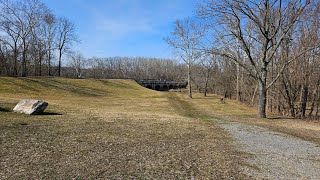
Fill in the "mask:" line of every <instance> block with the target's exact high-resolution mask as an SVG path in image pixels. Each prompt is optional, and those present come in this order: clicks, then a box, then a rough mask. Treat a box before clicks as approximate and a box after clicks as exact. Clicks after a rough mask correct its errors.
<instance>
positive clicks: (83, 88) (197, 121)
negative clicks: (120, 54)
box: [0, 78, 248, 179]
mask: <svg viewBox="0 0 320 180" xmlns="http://www.w3.org/2000/svg"><path fill="white" fill-rule="evenodd" d="M0 94H1V96H0V107H1V108H0V144H1V146H0V179H8V178H9V179H21V178H29V179H35V178H41V179H53V178H55V179H71V178H76V179H95V178H108V179H129V178H130V179H131V178H133V179H151V178H152V179H191V178H192V177H195V178H196V179H207V178H209V179H231V178H236V179H243V178H248V177H247V176H246V175H244V174H242V173H241V172H242V168H244V167H245V166H246V164H245V163H244V162H243V158H245V157H247V155H246V154H244V153H242V152H239V151H237V150H236V148H235V147H234V146H233V143H232V139H231V138H230V137H229V135H228V134H227V133H226V132H225V131H224V130H223V129H221V128H219V127H218V126H217V125H216V124H215V122H214V121H209V119H212V117H211V116H208V115H207V114H206V113H205V112H204V111H202V110H201V109H196V108H195V106H194V104H193V102H191V101H187V100H186V97H185V96H184V95H183V94H177V93H161V92H156V91H151V90H148V89H144V88H142V87H140V86H139V85H137V84H136V83H135V82H133V81H128V80H92V79H91V80H90V79H89V80H74V79H63V78H0ZM23 98H36V99H43V100H45V101H47V102H49V107H48V109H47V110H46V114H45V115H41V116H27V115H22V114H16V113H13V112H10V110H11V109H12V108H13V107H14V105H15V104H16V103H17V102H18V101H19V100H20V99H23ZM198 100H199V101H201V102H206V100H205V101H204V100H201V98H200V99H198ZM196 101H197V100H195V102H196ZM205 120H206V121H205Z"/></svg>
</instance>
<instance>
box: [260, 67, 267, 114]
mask: <svg viewBox="0 0 320 180" xmlns="http://www.w3.org/2000/svg"><path fill="white" fill-rule="evenodd" d="M258 80H259V108H258V115H259V117H260V118H266V117H267V114H266V107H267V68H266V67H265V68H262V69H261V78H259V79H258Z"/></svg>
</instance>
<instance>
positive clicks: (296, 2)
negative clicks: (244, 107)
mask: <svg viewBox="0 0 320 180" xmlns="http://www.w3.org/2000/svg"><path fill="white" fill-rule="evenodd" d="M309 4H310V1H302V0H292V1H282V0H261V1H244V0H221V1H218V0H209V1H207V2H206V3H204V4H203V5H202V6H201V8H200V9H199V13H200V14H201V15H202V16H204V17H209V18H212V19H211V20H214V23H216V27H217V28H216V30H217V31H218V32H219V33H217V34H219V38H221V39H220V41H219V42H223V43H225V42H227V43H231V44H237V42H239V45H240V47H241V54H243V55H242V56H243V57H242V58H241V59H242V61H240V60H239V58H238V57H237V54H235V53H234V52H232V51H231V52H230V51H228V49H226V48H225V47H226V46H225V45H223V44H220V47H217V49H214V50H212V53H214V54H219V55H222V56H225V57H228V58H229V59H231V60H233V61H235V62H237V63H238V64H239V65H240V66H241V67H243V68H244V69H245V70H246V71H248V72H249V73H250V74H251V76H253V77H255V78H256V80H257V81H258V82H259V108H258V115H259V117H261V118H265V117H266V102H267V90H268V88H270V87H271V86H272V85H273V84H274V83H275V81H277V79H278V78H279V77H280V76H281V72H282V71H283V70H284V68H285V67H286V66H287V65H288V64H289V63H291V62H292V61H294V60H295V59H296V58H297V57H299V56H301V55H303V53H305V52H307V51H310V50H312V49H314V48H315V47H314V46H313V47H308V48H306V49H304V50H303V51H302V52H301V53H300V54H299V55H298V56H296V57H295V58H293V59H289V60H288V61H287V62H285V63H283V64H282V67H281V68H279V71H278V73H277V74H278V75H277V76H276V77H275V78H274V79H273V81H271V82H269V84H268V81H267V77H268V72H269V65H270V63H271V62H272V61H273V60H274V57H275V54H276V52H277V50H278V49H279V47H280V45H281V43H282V42H284V41H285V40H286V38H287V34H288V32H290V31H292V30H293V28H294V27H295V25H296V24H297V21H298V20H299V18H300V17H301V14H302V13H303V12H304V10H305V9H306V8H307V6H308V5H309ZM244 59H245V61H243V60H244Z"/></svg>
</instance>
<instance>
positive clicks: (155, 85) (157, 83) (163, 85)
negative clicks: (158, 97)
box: [137, 80, 187, 91]
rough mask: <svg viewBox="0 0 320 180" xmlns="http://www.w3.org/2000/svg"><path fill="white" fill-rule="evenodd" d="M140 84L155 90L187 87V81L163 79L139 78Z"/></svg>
mask: <svg viewBox="0 0 320 180" xmlns="http://www.w3.org/2000/svg"><path fill="white" fill-rule="evenodd" d="M137 83H138V84H140V85H141V86H143V87H145V88H148V89H153V90H156V91H169V90H170V89H182V88H186V87H187V83H181V82H174V81H164V80H139V81H137Z"/></svg>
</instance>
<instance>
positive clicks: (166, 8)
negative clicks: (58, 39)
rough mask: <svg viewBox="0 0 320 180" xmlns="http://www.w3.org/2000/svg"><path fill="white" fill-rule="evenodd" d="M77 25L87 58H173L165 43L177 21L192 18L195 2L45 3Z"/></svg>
mask: <svg viewBox="0 0 320 180" xmlns="http://www.w3.org/2000/svg"><path fill="white" fill-rule="evenodd" d="M43 2H44V3H45V4H46V5H47V6H48V7H49V8H50V9H52V10H53V12H54V13H55V14H56V15H58V16H64V17H67V18H69V19H70V20H71V21H72V22H73V23H74V24H75V26H76V32H77V34H78V36H79V39H80V40H81V44H79V45H76V46H75V47H74V48H75V49H76V50H79V51H80V52H82V53H83V54H84V55H85V56H86V57H88V58H89V57H92V56H97V57H110V56H145V57H160V58H167V57H168V58H170V57H173V55H172V51H171V48H170V47H169V46H168V45H167V44H166V42H164V40H163V39H164V38H165V37H167V36H168V35H169V34H170V32H171V31H172V30H173V23H174V21H175V20H176V19H182V18H185V17H188V16H193V15H194V11H195V5H196V3H197V1H196V0H43Z"/></svg>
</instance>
